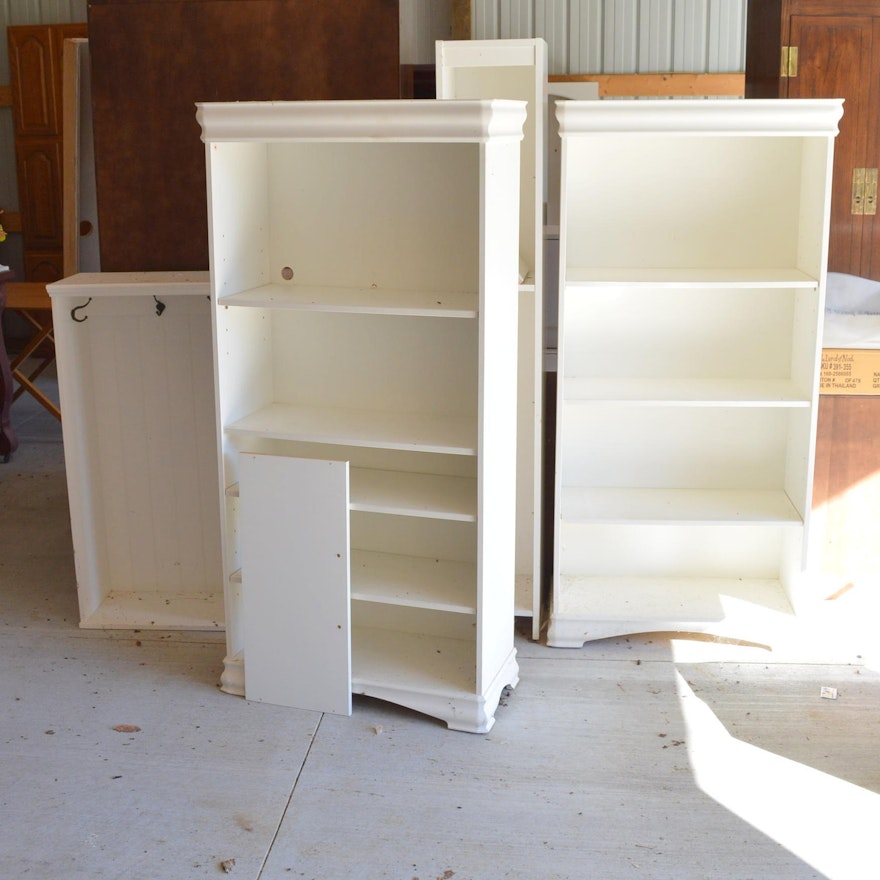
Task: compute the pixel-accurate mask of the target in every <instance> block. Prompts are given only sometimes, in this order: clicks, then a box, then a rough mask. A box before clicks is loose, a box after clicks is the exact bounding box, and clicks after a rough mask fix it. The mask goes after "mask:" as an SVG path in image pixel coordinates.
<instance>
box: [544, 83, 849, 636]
mask: <svg viewBox="0 0 880 880" xmlns="http://www.w3.org/2000/svg"><path fill="white" fill-rule="evenodd" d="M557 106H558V109H557V116H558V120H559V126H560V136H561V138H562V158H561V179H562V192H561V218H560V220H561V222H560V269H559V272H560V319H559V320H560V331H559V378H558V395H557V446H556V456H557V459H556V461H557V464H556V485H555V489H556V499H555V505H556V506H555V523H556V536H555V547H554V583H553V597H552V605H551V613H550V622H549V632H548V641H549V643H550V644H551V645H556V646H579V645H581V644H583V643H584V642H585V641H587V640H589V639H597V638H602V637H606V636H612V635H619V634H624V633H631V632H641V631H658V630H673V631H676V630H689V631H708V632H714V633H718V634H734V635H736V636H738V637H742V638H750V637H758V633H759V632H761V631H763V629H762V627H763V625H764V624H765V623H767V622H770V621H776V622H778V620H779V615H783V616H784V617H788V616H790V615H791V614H792V613H793V611H794V610H795V609H796V608H797V607H798V605H799V602H800V601H801V599H802V598H803V596H804V594H805V592H807V587H806V586H805V585H806V576H805V571H806V560H805V552H806V541H805V534H806V529H807V527H808V516H809V510H810V497H811V491H812V462H813V454H814V445H815V430H816V405H817V389H818V382H817V380H818V365H819V354H820V345H821V317H822V314H823V302H824V286H825V264H826V258H827V237H828V216H829V214H828V206H829V193H830V173H831V167H832V166H831V160H832V151H833V139H834V136H835V135H836V133H837V123H838V120H839V118H840V115H841V102H840V101H836V100H815V101H758V100H754V101H753V100H747V101H718V100H714V101H713V100H710V101H702V100H701V101H672V102H653V101H652V102H593V101H567V102H560V104H558V105H557Z"/></svg>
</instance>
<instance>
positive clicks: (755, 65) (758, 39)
mask: <svg viewBox="0 0 880 880" xmlns="http://www.w3.org/2000/svg"><path fill="white" fill-rule="evenodd" d="M787 5H788V4H787V3H786V2H785V0H760V2H752V3H749V5H748V20H747V22H746V86H745V95H746V97H747V98H782V97H784V96H785V91H786V88H787V84H786V81H785V80H784V79H782V78H781V77H780V75H779V73H780V61H781V48H782V46H787V45H788V13H787V10H784V7H786V6H787Z"/></svg>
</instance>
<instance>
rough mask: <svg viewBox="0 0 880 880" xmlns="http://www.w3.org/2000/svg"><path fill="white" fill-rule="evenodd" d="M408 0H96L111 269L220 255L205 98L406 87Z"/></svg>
mask: <svg viewBox="0 0 880 880" xmlns="http://www.w3.org/2000/svg"><path fill="white" fill-rule="evenodd" d="M398 28H399V25H398V4H397V2H396V0H247V2H242V0H141V2H123V0H112V2H111V0H104V2H95V3H92V4H91V6H90V9H89V46H90V50H91V70H92V103H93V109H94V133H95V157H96V177H97V194H98V225H99V228H100V230H101V266H102V269H103V270H104V271H138V270H163V269H164V270H188V269H206V268H207V267H208V233H207V207H206V183H205V158H204V147H203V145H202V143H201V140H200V131H199V126H198V124H197V123H196V118H195V106H194V105H195V103H196V102H200V101H247V100H294V99H333V98H349V99H363V98H396V97H397V96H398V95H399V89H400V84H399V36H398Z"/></svg>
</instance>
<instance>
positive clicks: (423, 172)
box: [198, 100, 525, 732]
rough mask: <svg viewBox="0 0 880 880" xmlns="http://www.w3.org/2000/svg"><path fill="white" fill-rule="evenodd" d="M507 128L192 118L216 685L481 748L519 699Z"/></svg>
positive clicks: (473, 119)
mask: <svg viewBox="0 0 880 880" xmlns="http://www.w3.org/2000/svg"><path fill="white" fill-rule="evenodd" d="M524 117H525V106H524V105H523V103H522V102H514V101H488V100H486V101H477V100H474V101H443V102H439V101H428V102H425V101H371V102H343V101H339V102H327V103H325V102H297V103H284V102H282V103H247V102H244V103H236V104H210V103H209V104H202V105H200V106H199V109H198V118H199V121H200V124H201V126H202V132H203V140H204V141H205V144H206V157H207V167H208V199H209V212H210V246H211V273H212V289H213V292H212V296H213V303H214V306H213V312H214V318H215V321H214V338H215V371H216V389H217V390H216V393H217V401H218V420H219V424H218V429H219V430H218V438H219V440H218V443H219V455H220V463H221V467H220V470H221V481H222V484H223V487H224V491H223V522H224V527H223V557H224V572H225V578H226V582H227V590H226V605H227V620H228V626H227V658H226V663H225V670H224V674H223V678H222V686H223V688H224V689H225V690H227V691H229V692H232V693H239V694H244V695H245V696H247V697H248V698H253V699H262V700H266V701H270V702H277V703H281V704H285V705H295V706H297V707H300V708H314V709H320V710H322V711H334V712H340V713H342V714H345V713H347V712H350V711H351V700H350V694H351V693H359V694H367V695H370V696H374V697H378V698H381V699H386V700H390V701H393V702H396V703H399V704H401V705H404V706H408V707H410V708H413V709H415V710H417V711H420V712H424V713H426V714H428V715H432V716H435V717H437V718H439V719H441V720H443V721H444V722H446V723H447V725H448V726H449V727H451V728H455V729H461V730H467V731H473V732H484V731H486V730H488V729H489V728H490V727H491V725H492V723H493V721H494V714H495V709H496V707H497V705H498V701H499V699H500V695H501V692H502V690H503V688H504V687H505V686H507V685H515V684H516V682H517V679H518V671H517V663H516V659H515V649H514V647H513V619H514V567H515V537H516V531H515V526H516V523H515V503H516V498H515V477H516V452H515V444H514V443H512V442H511V438H513V437H515V436H516V404H517V393H516V388H517V381H516V375H517V372H516V370H517V299H516V296H517V251H518V249H517V241H518V229H517V217H518V192H519V187H518V181H519V147H520V140H521V138H522V126H523V121H524ZM343 469H344V478H343V476H342V474H343ZM273 475H274V476H273ZM315 522H320V523H323V524H324V525H323V526H321V528H315V527H314V523H315ZM279 523H290V524H293V523H301V526H300V527H294V526H293V525H291V526H290V527H289V528H288V527H282V528H281V529H280V530H279V525H278V524H279ZM312 533H313V536H312V538H311V539H309V540H301V539H300V535H301V534H302V535H306V534H312ZM294 535H295V537H294ZM328 535H329V536H333V539H332V541H331V544H327V545H326V546H327V547H330V546H332V547H333V548H336V549H335V550H334V552H333V553H331V551H330V550H329V549H328V550H327V551H326V553H325V552H324V551H323V550H322V549H321V548H322V547H324V546H325V544H326V539H327V536H328ZM267 536H269V537H268V538H267ZM287 536H290V537H289V538H288V537H287ZM327 554H330V556H331V557H332V558H329V559H328V556H327ZM337 554H338V555H337ZM336 560H341V562H340V563H339V565H337V564H336ZM341 609H345V612H344V613H343V611H342V610H341ZM343 618H345V619H343ZM304 629H308V635H307V636H306V635H305V634H304V633H303V630H304ZM294 643H297V644H296V645H294Z"/></svg>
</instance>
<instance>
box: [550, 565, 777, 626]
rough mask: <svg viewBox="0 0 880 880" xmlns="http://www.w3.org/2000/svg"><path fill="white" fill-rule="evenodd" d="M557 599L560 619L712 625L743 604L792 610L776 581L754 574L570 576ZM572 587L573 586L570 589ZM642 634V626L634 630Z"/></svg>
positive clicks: (765, 608)
mask: <svg viewBox="0 0 880 880" xmlns="http://www.w3.org/2000/svg"><path fill="white" fill-rule="evenodd" d="M562 581H563V583H564V585H565V589H563V590H562V592H561V594H560V596H559V597H558V598H557V604H556V612H557V614H558V616H560V617H570V618H585V619H586V618H589V619H590V620H594V621H597V622H598V621H614V620H618V621H644V622H645V623H646V624H648V623H650V624H651V628H653V626H654V624H655V623H656V621H658V620H659V621H664V622H667V623H681V624H683V623H688V624H712V623H718V622H720V621H723V620H725V618H727V617H728V616H729V615H730V614H732V613H734V612H737V611H739V612H742V610H743V608H744V607H748V606H752V607H754V608H755V609H762V610H769V611H771V612H774V613H778V614H792V613H793V611H792V608H791V603H790V602H789V601H788V598H787V596H786V595H785V591H784V589H783V588H782V585H781V584H780V582H779V581H777V580H771V579H762V578H756V579H750V578H654V577H645V578H638V577H636V578H632V577H592V576H587V575H577V576H568V575H565V574H563V575H562ZM569 587H571V588H572V589H569ZM631 631H632V632H638V631H639V629H638V628H634V629H632V630H631Z"/></svg>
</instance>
